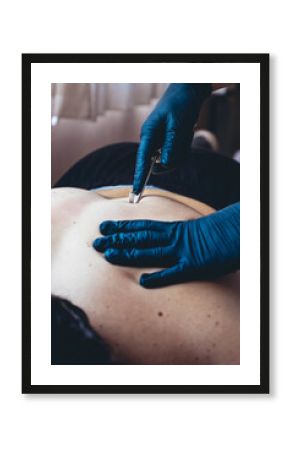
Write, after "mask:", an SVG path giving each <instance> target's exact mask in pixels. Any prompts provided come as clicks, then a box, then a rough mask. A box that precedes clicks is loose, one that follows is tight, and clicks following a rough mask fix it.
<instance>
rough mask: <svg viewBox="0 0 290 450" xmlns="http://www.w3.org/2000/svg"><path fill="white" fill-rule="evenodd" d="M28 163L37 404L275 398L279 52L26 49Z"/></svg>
mask: <svg viewBox="0 0 290 450" xmlns="http://www.w3.org/2000/svg"><path fill="white" fill-rule="evenodd" d="M22 154H23V159H22V161H23V162H22V164H23V165H22V168H23V172H22V188H23V194H22V205H23V209H22V233H23V234H22V252H23V253H22V274H23V278H22V280H23V281H22V282H23V284H22V293H23V294H22V392H23V393H92V394H93V393H96V394H101V393H144V394H146V393H172V394H177V393H188V394H194V393H241V394H243V393H247V394H249V393H269V55H268V54H23V55H22ZM240 204H241V208H240Z"/></svg>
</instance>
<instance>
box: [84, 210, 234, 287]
mask: <svg viewBox="0 0 290 450" xmlns="http://www.w3.org/2000/svg"><path fill="white" fill-rule="evenodd" d="M100 230H101V233H102V234H103V235H105V236H106V237H102V238H98V239H96V240H95V241H94V243H93V246H94V248H95V249H96V250H98V251H100V252H104V253H105V258H106V259H107V261H109V262H110V263H112V264H117V265H122V266H135V267H167V268H166V269H165V270H161V271H159V272H155V273H152V274H143V275H141V277H140V284H141V285H142V286H144V287H146V288H153V287H161V286H167V285H170V284H176V283H182V282H184V281H191V280H206V279H212V278H215V277H218V276H221V275H225V274H227V273H229V272H233V271H235V270H238V269H239V266H240V203H235V204H233V205H231V206H228V207H226V208H224V209H222V210H220V211H218V212H215V213H213V214H211V215H209V216H205V217H201V218H199V219H196V220H188V221H183V222H182V221H178V222H159V221H154V220H132V221H109V220H108V221H105V222H102V223H101V225H100Z"/></svg>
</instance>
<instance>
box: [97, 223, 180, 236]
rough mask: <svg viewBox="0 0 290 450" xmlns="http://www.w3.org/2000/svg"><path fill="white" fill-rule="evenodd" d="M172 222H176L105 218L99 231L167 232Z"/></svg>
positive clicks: (112, 232)
mask: <svg viewBox="0 0 290 450" xmlns="http://www.w3.org/2000/svg"><path fill="white" fill-rule="evenodd" d="M174 224H176V222H162V221H159V220H105V221H104V222H102V223H101V224H100V231H101V233H102V234H103V235H104V236H108V235H109V234H114V233H120V232H132V231H149V230H150V231H160V232H169V230H170V229H171V228H172V227H173V225H174Z"/></svg>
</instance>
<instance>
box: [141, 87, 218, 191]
mask: <svg viewBox="0 0 290 450" xmlns="http://www.w3.org/2000/svg"><path fill="white" fill-rule="evenodd" d="M210 92H211V85H210V84H206V83H201V84H199V83H197V84H191V83H178V84H170V85H169V87H168V88H167V90H166V91H165V93H164V94H163V96H162V97H161V99H160V101H159V102H158V104H157V105H156V107H155V109H154V110H153V111H152V113H151V114H150V115H149V117H148V118H147V119H146V121H145V122H144V124H143V126H142V129H141V136H140V145H139V148H138V152H137V158H136V165H135V175H134V183H133V192H134V193H136V194H138V193H139V192H140V191H141V189H142V186H143V185H144V181H145V179H146V174H147V173H148V170H149V167H150V163H151V157H152V156H153V155H154V154H155V153H156V151H157V150H159V149H160V148H161V149H162V150H161V161H160V162H161V164H162V165H163V166H165V167H167V168H170V167H174V166H176V165H177V164H178V163H179V162H180V161H182V160H183V159H184V158H185V156H186V153H187V152H188V151H189V149H190V145H191V141H192V135H193V127H194V124H195V122H196V120H197V118H198V114H199V110H200V108H201V105H202V103H203V101H204V100H205V98H206V97H207V96H208V95H209V94H210Z"/></svg>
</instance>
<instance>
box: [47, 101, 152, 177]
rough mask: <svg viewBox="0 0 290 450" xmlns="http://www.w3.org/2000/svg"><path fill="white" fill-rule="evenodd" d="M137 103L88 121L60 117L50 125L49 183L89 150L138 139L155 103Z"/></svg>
mask: <svg viewBox="0 0 290 450" xmlns="http://www.w3.org/2000/svg"><path fill="white" fill-rule="evenodd" d="M156 102H157V100H153V101H152V102H151V104H150V105H145V106H137V107H135V108H134V109H132V110H130V111H125V112H123V111H108V112H106V113H105V114H104V115H103V116H100V117H98V118H97V120H96V121H95V122H93V121H89V120H76V119H60V120H59V122H58V123H57V125H56V126H53V127H52V128H51V183H52V185H53V184H54V183H55V182H56V181H57V180H58V179H59V178H60V177H61V176H62V175H63V174H64V173H65V171H66V170H67V169H69V168H70V167H71V166H72V165H73V164H74V163H75V162H76V161H78V160H79V159H81V158H82V157H83V156H85V155H87V154H88V153H90V152H91V151H92V150H94V149H97V148H101V147H103V146H104V145H109V144H113V143H116V142H124V141H127V142H128V141H130V142H132V141H133V142H138V141H139V134H140V127H141V125H142V123H143V121H144V120H145V118H146V117H147V115H148V114H149V112H150V111H151V109H152V108H153V106H154V105H155V104H156Z"/></svg>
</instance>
